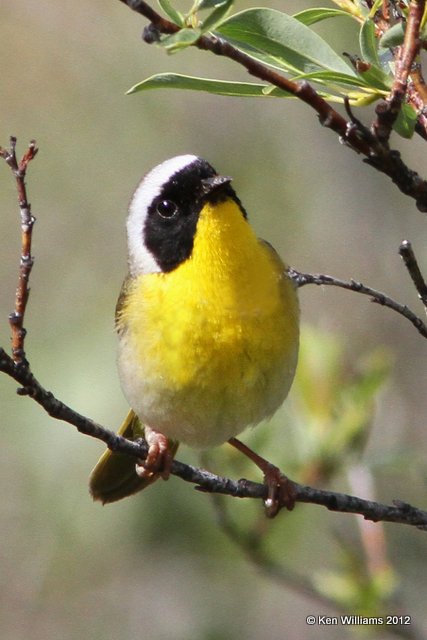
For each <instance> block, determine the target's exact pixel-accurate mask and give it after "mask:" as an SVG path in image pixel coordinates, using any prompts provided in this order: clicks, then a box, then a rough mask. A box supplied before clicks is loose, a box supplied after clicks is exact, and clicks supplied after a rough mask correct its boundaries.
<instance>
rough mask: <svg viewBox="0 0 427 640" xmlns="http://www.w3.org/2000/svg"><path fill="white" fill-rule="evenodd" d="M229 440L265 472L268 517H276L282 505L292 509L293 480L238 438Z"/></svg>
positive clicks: (293, 499) (293, 501)
mask: <svg viewBox="0 0 427 640" xmlns="http://www.w3.org/2000/svg"><path fill="white" fill-rule="evenodd" d="M228 442H229V443H230V444H231V445H232V446H233V447H235V448H236V449H238V450H239V451H240V452H241V453H243V454H244V455H245V456H247V457H248V458H249V459H250V460H252V462H254V463H255V464H256V466H257V467H258V468H259V469H261V471H262V472H263V474H264V482H265V484H266V485H267V488H268V494H267V498H266V500H265V502H264V504H265V510H266V515H267V517H269V518H274V516H275V515H277V513H278V512H279V510H280V509H281V508H282V507H286V508H287V509H288V510H289V511H292V509H293V508H294V506H295V494H294V490H293V483H292V481H291V480H289V478H288V477H287V476H285V475H284V474H283V473H282V472H281V471H280V469H279V468H278V467H276V466H275V465H274V464H271V462H269V461H268V460H266V459H265V458H262V457H261V456H259V455H258V454H257V453H255V451H252V449H250V448H249V447H248V446H246V445H245V444H243V442H240V440H238V439H237V438H230V439H229V441H228Z"/></svg>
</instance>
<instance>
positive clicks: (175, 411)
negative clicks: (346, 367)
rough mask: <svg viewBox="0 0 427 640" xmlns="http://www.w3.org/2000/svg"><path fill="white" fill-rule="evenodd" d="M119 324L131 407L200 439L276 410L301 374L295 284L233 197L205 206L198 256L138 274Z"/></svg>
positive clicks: (187, 438) (225, 434) (171, 430)
mask: <svg viewBox="0 0 427 640" xmlns="http://www.w3.org/2000/svg"><path fill="white" fill-rule="evenodd" d="M119 327H120V328H121V338H120V344H119V373H120V378H121V382H122V386H123V390H124V393H125V395H126V396H127V399H128V401H129V403H130V405H131V407H132V408H133V409H134V411H135V412H136V413H137V415H138V416H139V417H140V418H141V420H142V422H144V423H145V424H149V425H150V426H151V427H153V428H155V429H157V430H159V431H161V432H163V433H165V434H166V435H167V436H169V437H171V438H174V439H177V440H180V441H182V442H185V443H187V444H189V445H191V446H195V447H207V446H213V445H216V444H221V443H222V442H224V441H226V440H227V439H228V438H230V437H231V436H233V435H237V434H238V433H240V432H241V431H242V430H243V429H244V428H245V427H246V426H247V425H249V424H256V423H257V422H259V421H260V420H262V419H263V418H265V417H267V416H269V415H271V414H272V413H273V412H274V411H275V410H276V409H277V408H278V407H279V406H280V404H281V403H282V401H283V399H284V398H285V397H286V395H287V393H288V390H289V387H290V385H291V383H292V379H293V376H294V372H295V366H296V359H297V349H298V304H297V298H296V293H295V290H294V287H293V285H292V283H291V282H290V281H289V280H288V278H287V277H286V276H285V275H284V265H283V264H282V263H281V261H280V260H279V258H278V257H277V255H276V254H275V253H274V251H273V250H272V249H271V248H270V247H269V246H268V245H266V244H264V243H262V242H260V241H259V240H258V239H257V238H256V236H255V234H254V232H253V230H252V228H251V227H250V225H249V224H248V222H247V221H246V220H245V219H244V217H243V215H242V212H241V211H240V209H239V207H238V206H237V204H236V203H235V202H234V201H232V200H227V201H225V202H223V203H220V204H215V205H210V204H207V205H205V207H204V208H203V210H202V211H201V213H200V218H199V221H198V224H197V232H196V236H195V240H194V246H193V251H192V255H191V257H190V258H189V259H187V260H186V261H185V262H183V263H182V264H181V265H180V266H178V267H177V268H176V269H174V270H173V271H170V272H168V273H151V274H146V275H141V276H139V277H136V278H135V279H134V280H133V281H132V283H131V286H130V288H129V291H128V294H127V297H126V300H125V302H124V304H123V307H122V309H121V313H120V317H119Z"/></svg>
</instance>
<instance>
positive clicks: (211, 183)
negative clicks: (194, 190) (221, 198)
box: [202, 176, 232, 196]
mask: <svg viewBox="0 0 427 640" xmlns="http://www.w3.org/2000/svg"><path fill="white" fill-rule="evenodd" d="M231 180H232V178H230V176H212V177H211V178H205V179H204V180H202V192H203V195H204V196H207V195H209V194H210V193H212V191H216V190H217V189H220V188H221V187H223V186H225V185H226V184H230V182H231Z"/></svg>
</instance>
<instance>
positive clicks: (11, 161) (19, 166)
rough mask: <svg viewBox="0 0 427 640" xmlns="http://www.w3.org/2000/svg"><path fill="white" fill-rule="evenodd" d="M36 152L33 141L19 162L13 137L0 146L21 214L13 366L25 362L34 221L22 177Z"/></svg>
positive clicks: (13, 329) (11, 324)
mask: <svg viewBox="0 0 427 640" xmlns="http://www.w3.org/2000/svg"><path fill="white" fill-rule="evenodd" d="M37 151H38V149H37V148H36V143H35V141H34V140H32V141H31V142H30V144H29V145H28V149H27V151H26V152H25V154H24V155H23V157H22V159H21V160H20V162H18V160H17V158H16V138H15V137H13V136H12V137H11V138H10V148H9V149H3V148H2V147H0V157H2V158H4V160H5V161H6V162H7V164H8V165H9V167H10V168H11V170H12V173H13V174H14V176H15V180H16V189H17V191H18V202H19V209H20V212H21V260H20V267H19V277H18V285H17V287H16V295H15V309H14V310H13V311H12V313H11V314H10V315H9V323H10V327H11V330H12V356H13V360H14V361H15V363H16V364H19V363H21V362H25V351H24V338H25V333H26V332H25V329H24V316H25V309H26V306H27V301H28V296H29V293H30V289H29V286H28V285H29V279H30V273H31V269H32V267H33V262H34V260H33V257H32V255H31V239H32V231H33V225H34V222H35V218H34V216H32V215H31V205H30V203H29V202H28V200H27V191H26V188H25V174H26V171H27V166H28V163H29V162H31V160H32V159H33V158H34V157H35V155H36V154H37Z"/></svg>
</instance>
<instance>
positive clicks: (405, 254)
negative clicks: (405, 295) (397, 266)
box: [399, 240, 427, 311]
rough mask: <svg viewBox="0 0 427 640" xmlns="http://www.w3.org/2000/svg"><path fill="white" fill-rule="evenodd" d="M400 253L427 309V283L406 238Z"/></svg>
mask: <svg viewBox="0 0 427 640" xmlns="http://www.w3.org/2000/svg"><path fill="white" fill-rule="evenodd" d="M399 254H400V255H401V257H402V259H403V262H404V263H405V267H406V268H407V269H408V272H409V275H410V276H411V278H412V282H413V283H414V286H415V288H416V290H417V292H418V297H419V299H420V300H421V302H422V303H423V305H424V308H425V310H426V311H427V284H426V282H425V280H424V277H423V275H422V273H421V270H420V268H419V266H418V262H417V259H416V257H415V253H414V250H413V249H412V245H411V243H410V242H408V240H404V241H403V242H402V244H401V245H400V247H399Z"/></svg>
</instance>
